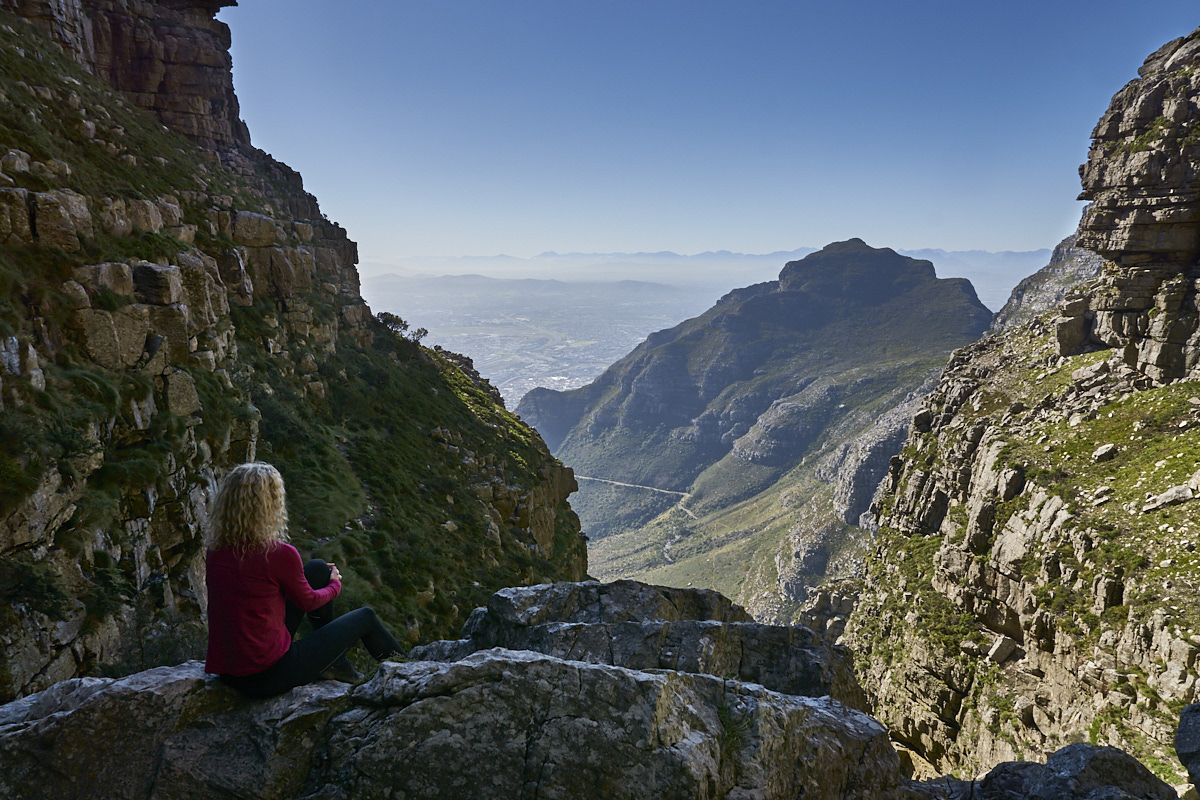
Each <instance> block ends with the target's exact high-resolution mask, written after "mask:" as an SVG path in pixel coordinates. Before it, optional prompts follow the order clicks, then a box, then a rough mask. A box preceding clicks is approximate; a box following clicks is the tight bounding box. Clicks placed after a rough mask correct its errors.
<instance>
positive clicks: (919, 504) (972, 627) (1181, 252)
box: [817, 31, 1200, 781]
mask: <svg viewBox="0 0 1200 800" xmlns="http://www.w3.org/2000/svg"><path fill="white" fill-rule="evenodd" d="M1197 67H1200V31H1197V32H1195V33H1193V34H1191V35H1190V36H1188V37H1186V38H1182V39H1179V40H1176V41H1174V42H1172V43H1170V44H1168V45H1167V46H1165V47H1164V48H1162V49H1161V50H1159V51H1158V52H1157V53H1155V54H1154V55H1152V56H1151V57H1150V58H1148V59H1147V61H1146V63H1145V65H1144V66H1143V67H1142V69H1141V70H1140V72H1139V74H1140V77H1139V78H1138V79H1137V80H1134V81H1133V82H1131V83H1130V84H1129V85H1128V86H1126V87H1125V88H1124V89H1122V90H1121V91H1120V92H1119V93H1117V95H1116V96H1115V97H1114V99H1113V102H1112V105H1111V107H1110V108H1109V110H1108V112H1107V113H1105V115H1104V117H1103V118H1102V119H1101V121H1100V123H1099V125H1097V127H1096V130H1095V132H1094V134H1093V135H1094V143H1093V146H1092V148H1091V152H1090V156H1089V161H1088V163H1087V164H1086V165H1085V166H1084V167H1083V168H1082V169H1081V175H1082V177H1083V183H1084V196H1085V197H1087V198H1089V199H1091V200H1092V201H1093V202H1092V205H1091V206H1089V207H1088V209H1087V211H1086V212H1085V214H1084V218H1083V221H1082V223H1081V225H1080V230H1079V237H1078V242H1077V246H1079V247H1083V248H1088V249H1091V250H1093V251H1095V252H1097V253H1099V254H1100V255H1101V256H1103V257H1104V259H1105V262H1104V265H1103V269H1102V272H1101V274H1100V276H1099V278H1098V279H1097V280H1094V281H1091V282H1087V283H1084V284H1082V285H1080V286H1077V287H1075V288H1074V289H1073V290H1072V291H1071V292H1070V293H1068V296H1067V297H1066V299H1065V301H1064V303H1063V304H1062V305H1061V306H1060V307H1059V309H1058V311H1057V312H1056V313H1054V312H1052V313H1051V314H1049V315H1043V316H1042V317H1040V318H1036V319H1035V320H1034V321H1033V322H1031V323H1029V324H1026V325H1020V324H1013V325H1009V326H1008V327H1007V329H1006V330H1005V332H1003V333H1002V334H1000V335H996V336H992V337H988V338H986V339H984V340H983V341H981V342H979V343H978V344H975V345H972V346H970V347H967V348H964V349H963V350H961V351H959V352H958V353H956V354H955V356H954V357H953V358H952V359H951V360H950V362H949V364H948V365H947V366H946V368H945V370H944V373H943V376H942V380H941V382H940V383H939V385H938V387H937V388H936V389H935V390H934V392H933V393H932V394H931V395H930V396H929V397H928V398H927V399H926V400H925V401H924V403H923V408H922V410H921V411H920V412H919V413H918V414H917V415H916V416H915V418H914V420H913V429H912V432H911V433H910V435H909V437H908V440H907V441H906V443H905V446H904V449H903V450H902V452H901V454H900V455H899V456H898V457H897V458H896V459H894V460H893V463H892V468H891V470H890V473H889V476H888V478H887V479H886V481H885V484H884V489H885V492H884V494H883V495H882V496H881V498H880V499H879V501H878V503H877V506H876V509H875V510H876V512H877V513H878V515H879V518H880V531H879V536H878V540H877V551H876V554H875V558H874V559H872V560H871V561H870V562H869V564H868V569H867V572H866V577H865V580H864V582H863V585H862V587H861V595H860V596H859V598H858V601H857V602H858V605H857V608H856V609H855V611H854V612H853V614H852V615H851V618H850V621H849V625H848V627H847V629H846V634H845V641H846V642H848V643H850V644H851V645H853V646H854V647H855V648H856V649H857V650H858V653H859V656H860V661H859V675H860V678H861V679H862V680H863V683H864V688H865V689H866V690H867V693H868V695H869V696H870V697H871V699H872V701H873V703H874V708H875V710H876V713H877V714H878V715H879V716H880V718H881V719H882V720H883V721H884V722H885V724H887V725H888V726H889V729H890V730H891V731H892V735H893V737H894V738H895V739H896V740H897V741H898V742H900V743H902V744H903V745H904V746H905V747H907V748H910V749H911V750H912V751H913V753H914V760H915V761H916V762H917V763H918V764H920V763H922V761H923V762H925V763H926V764H927V765H928V766H929V769H930V771H933V772H939V771H944V770H948V769H957V770H961V771H965V772H978V771H980V770H983V769H986V768H988V767H989V766H990V765H992V764H994V763H996V762H997V761H1001V760H1005V759H1011V758H1015V757H1027V756H1030V755H1038V754H1044V753H1047V752H1049V751H1050V750H1053V749H1054V748H1056V747H1058V746H1061V744H1063V743H1064V742H1070V741H1079V740H1087V741H1091V742H1096V743H1102V744H1103V743H1108V744H1115V745H1119V746H1121V747H1124V748H1126V749H1128V750H1130V751H1131V752H1133V753H1135V754H1136V755H1138V756H1139V757H1140V758H1142V759H1143V760H1144V761H1145V762H1146V763H1147V764H1149V765H1151V766H1152V767H1153V768H1154V769H1155V770H1156V771H1157V772H1159V774H1160V775H1162V776H1164V777H1170V778H1172V779H1174V780H1177V781H1182V780H1183V779H1184V774H1183V773H1182V771H1181V770H1180V769H1179V767H1178V765H1177V764H1176V763H1175V762H1174V758H1173V757H1172V756H1171V741H1172V736H1173V732H1174V726H1175V720H1176V719H1177V715H1178V711H1179V709H1180V708H1182V707H1183V706H1184V705H1185V704H1187V703H1189V702H1192V701H1193V700H1194V699H1195V698H1196V690H1197V657H1198V655H1200V637H1198V636H1197V630H1198V629H1200V618H1198V616H1197V608H1198V607H1200V605H1198V601H1200V585H1198V584H1197V581H1196V568H1197V567H1198V566H1200V560H1198V559H1197V556H1196V554H1195V551H1196V548H1197V541H1198V539H1197V537H1198V535H1200V531H1198V530H1197V528H1196V525H1195V522H1194V515H1195V511H1196V508H1197V506H1195V504H1194V502H1195V501H1194V498H1195V497H1197V496H1200V438H1198V437H1200V396H1198V395H1200V387H1197V384H1196V383H1195V382H1194V381H1193V380H1192V379H1194V378H1195V377H1196V376H1197V373H1196V363H1197V360H1198V352H1197V349H1196V342H1197V336H1196V329H1197V311H1196V300H1195V298H1196V279H1197V277H1200V271H1198V265H1197V262H1196V259H1197V255H1198V252H1200V250H1198V246H1200V236H1198V234H1200V228H1198V227H1197V222H1198V221H1200V217H1198V215H1200V199H1198V197H1197V195H1196V193H1195V187H1194V184H1195V168H1196V164H1197V161H1198V160H1200V150H1197V149H1196V148H1195V146H1194V143H1193V141H1192V139H1193V138H1194V137H1193V125H1194V124H1195V121H1196V120H1197V119H1198V118H1200V73H1198V70H1197ZM853 588H854V587H847V586H842V587H839V590H838V595H839V598H840V599H842V600H843V602H842V606H843V608H842V609H841V610H842V611H845V608H844V606H845V605H846V601H845V598H847V597H848V596H852V595H853V594H854V592H853V591H852V589H853ZM827 594H828V595H829V597H826V598H825V599H826V600H827V601H828V600H829V599H830V597H832V594H833V592H832V590H831V591H830V592H829V593H827ZM826 605H828V606H830V607H832V605H833V604H832V603H830V602H827V603H826ZM819 611H820V612H821V613H818V614H817V616H821V615H822V614H823V615H824V616H826V617H828V616H829V613H830V612H829V611H828V609H821V610H819Z"/></svg>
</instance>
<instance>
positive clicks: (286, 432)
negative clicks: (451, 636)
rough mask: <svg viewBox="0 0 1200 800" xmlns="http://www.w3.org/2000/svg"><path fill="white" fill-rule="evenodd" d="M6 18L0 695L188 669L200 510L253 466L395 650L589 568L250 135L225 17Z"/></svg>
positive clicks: (514, 464) (194, 8) (539, 471)
mask: <svg viewBox="0 0 1200 800" xmlns="http://www.w3.org/2000/svg"><path fill="white" fill-rule="evenodd" d="M0 5H3V6H7V7H10V8H12V7H15V8H16V9H17V11H18V13H17V14H14V13H10V12H9V11H3V10H0V72H2V73H3V76H4V79H3V84H2V89H3V91H2V92H0V287H2V292H0V597H2V598H3V599H2V600H0V642H2V643H3V647H2V651H3V652H2V655H0V699H8V698H12V697H14V696H20V695H22V694H25V693H28V692H30V691H35V690H38V689H41V688H44V687H45V686H48V685H50V684H52V683H54V682H56V681H60V680H64V679H67V678H71V677H73V676H76V675H80V674H98V673H108V674H111V673H123V672H127V671H129V670H131V669H138V668H142V667H145V666H149V665H153V664H155V663H175V662H176V661H177V660H179V659H180V658H182V657H188V656H196V655H202V654H203V650H202V641H203V635H204V628H203V626H202V624H201V620H202V618H203V613H204V609H205V606H206V597H205V588H204V561H203V552H202V545H201V541H200V535H201V528H202V523H203V520H204V514H205V509H206V506H207V502H208V499H209V498H210V496H211V494H212V492H213V489H214V487H215V485H216V482H217V480H218V479H219V478H220V477H221V475H222V474H223V473H224V472H225V471H226V470H227V469H228V468H229V467H230V466H232V465H234V464H236V463H239V462H241V461H244V460H249V459H253V458H255V457H258V458H261V459H264V460H269V461H272V462H274V463H276V464H277V465H278V466H279V467H280V468H281V470H282V471H283V473H284V477H285V480H286V481H287V484H288V487H289V510H290V513H291V533H292V538H293V541H295V542H296V543H297V545H298V546H300V547H301V549H302V550H304V551H306V552H309V553H312V554H314V555H323V556H325V557H326V558H328V559H329V560H332V561H336V562H337V563H338V564H339V566H341V568H342V572H343V573H344V574H345V575H346V585H345V595H346V597H345V601H346V602H347V603H370V604H372V605H374V606H375V607H376V609H377V610H378V611H379V612H380V613H381V615H382V616H384V617H385V619H386V620H387V622H388V624H389V625H390V626H392V627H393V628H394V629H396V630H398V631H399V632H401V635H402V636H403V637H406V638H408V639H409V640H411V641H420V640H428V639H430V638H435V637H436V636H438V635H439V634H445V633H447V632H449V631H450V630H453V629H456V628H457V627H458V626H459V625H460V624H461V622H462V619H463V618H464V617H465V615H466V613H467V612H468V611H469V610H470V609H471V608H473V607H474V606H476V605H478V604H480V603H481V602H482V601H483V599H484V598H486V597H487V595H488V594H489V593H490V592H491V591H494V590H495V589H497V588H499V587H501V586H507V585H513V584H521V583H531V582H538V581H540V580H546V579H554V578H575V579H577V578H580V577H582V576H583V575H584V574H585V572H586V550H585V545H584V540H583V538H582V537H581V536H580V534H579V528H578V522H577V520H576V518H575V516H574V514H573V513H572V512H571V511H570V508H569V506H568V505H567V503H566V498H567V495H568V494H569V493H570V492H571V491H572V489H573V488H574V479H573V478H572V476H571V473H570V471H569V470H567V469H565V468H563V467H562V465H561V464H560V463H559V462H558V461H556V460H555V459H554V458H553V457H552V456H551V455H550V454H549V452H548V451H547V450H546V448H545V446H544V445H543V444H542V442H541V440H540V439H539V438H538V437H537V435H536V433H534V432H533V431H532V430H531V429H529V428H528V427H527V426H525V425H523V424H522V423H521V422H520V421H519V420H518V419H516V418H515V417H514V416H512V415H511V414H509V413H508V412H507V411H505V410H504V408H503V407H502V405H499V404H498V403H497V402H496V401H495V399H494V393H491V392H489V389H490V387H488V386H487V385H486V382H484V381H482V380H481V379H480V378H479V377H478V375H477V374H468V373H467V372H464V371H463V370H462V369H460V368H459V367H458V366H457V365H456V363H455V362H454V360H453V359H452V358H451V356H449V355H447V354H443V353H438V352H435V351H431V350H427V349H425V348H422V347H421V346H420V345H419V344H418V343H417V342H416V341H413V340H411V339H409V338H406V337H405V336H403V335H401V334H400V333H398V332H397V331H396V330H394V328H397V327H398V326H397V325H395V324H393V325H392V326H391V327H390V328H389V326H387V325H384V324H382V323H381V322H379V321H377V320H376V319H375V318H374V317H373V316H372V314H371V310H370V309H369V308H368V307H367V305H366V304H365V303H364V302H363V300H362V298H361V296H360V295H359V290H358V289H359V286H358V274H357V271H356V269H355V264H356V262H357V247H356V245H355V244H354V242H353V241H351V240H350V239H348V238H347V234H346V232H345V231H344V230H343V229H342V228H341V227H339V226H338V225H336V224H335V223H332V222H330V221H328V220H327V219H326V218H325V217H324V215H323V214H322V213H321V211H320V208H319V206H318V204H317V201H316V199H315V198H314V197H312V195H310V194H308V193H306V192H305V191H304V189H303V184H302V181H301V180H300V176H299V175H298V174H297V173H295V172H294V171H292V170H290V169H289V168H287V167H286V166H285V165H282V164H280V163H278V162H276V161H274V160H273V159H271V158H270V157H269V156H268V155H266V154H265V153H263V152H261V151H258V150H256V149H254V148H252V147H250V146H249V144H248V140H246V138H245V128H244V126H242V125H241V123H240V122H239V121H238V120H237V104H236V98H234V96H233V94H232V77H231V75H230V73H229V54H228V50H227V48H228V44H229V33H228V30H227V29H226V28H225V26H224V25H222V24H221V23H218V22H216V21H215V20H213V18H212V14H213V13H214V12H215V11H216V10H217V8H218V7H219V6H220V5H223V4H221V3H201V2H182V1H173V2H132V0H131V1H130V2H124V1H123V0H120V1H114V2H96V3H80V2H72V1H71V0H65V1H64V2H53V3H50V2H46V3H42V2H36V0H30V2H21V3H17V4H0ZM23 16H24V17H28V18H29V19H24V18H22V17H23ZM35 26H36V28H35ZM38 29H41V30H43V31H48V32H49V33H50V35H51V36H52V37H53V39H52V40H49V39H46V38H44V37H43V36H42V35H40V34H39V33H38ZM114 87H115V89H114ZM117 90H119V91H117ZM156 115H157V116H156ZM163 123H165V124H166V125H167V126H169V127H170V128H172V129H173V130H167V129H165V128H164V127H163ZM180 134H183V135H180Z"/></svg>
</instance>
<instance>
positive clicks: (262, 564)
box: [204, 542, 342, 675]
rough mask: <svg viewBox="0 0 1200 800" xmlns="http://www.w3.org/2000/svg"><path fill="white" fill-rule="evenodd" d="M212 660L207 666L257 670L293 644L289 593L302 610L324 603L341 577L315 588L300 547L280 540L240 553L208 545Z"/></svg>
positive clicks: (338, 587)
mask: <svg viewBox="0 0 1200 800" xmlns="http://www.w3.org/2000/svg"><path fill="white" fill-rule="evenodd" d="M207 561H208V576H207V578H206V583H207V585H208V661H207V663H206V664H205V665H204V671H205V672H215V673H219V674H222V675H253V674H254V673H256V672H262V671H263V670H264V669H266V668H267V667H269V666H271V665H272V664H274V663H275V662H276V661H278V660H279V659H280V658H281V657H282V656H283V654H284V653H286V652H287V651H288V648H289V647H291V645H292V635H291V634H290V633H288V629H287V626H286V625H284V613H285V610H286V606H285V598H286V600H288V601H291V603H292V605H294V606H296V607H298V608H300V609H301V610H302V611H312V610H313V609H314V608H320V607H321V606H323V605H325V604H326V603H328V602H329V601H330V600H332V599H333V598H335V597H337V595H338V592H340V591H341V590H342V583H341V581H330V582H329V585H328V586H326V587H325V588H324V589H313V588H312V587H311V586H309V585H308V581H307V580H305V578H304V564H303V562H302V561H301V560H300V553H299V552H298V551H297V550H296V548H294V547H292V546H291V545H290V544H286V543H283V542H279V543H277V544H274V545H271V546H269V547H268V548H265V549H262V550H257V551H253V552H250V553H248V554H246V555H245V556H242V557H241V558H239V557H238V556H237V555H235V554H234V552H233V551H232V550H231V549H229V548H221V549H219V550H209V551H208V558H207Z"/></svg>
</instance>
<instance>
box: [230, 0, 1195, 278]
mask: <svg viewBox="0 0 1200 800" xmlns="http://www.w3.org/2000/svg"><path fill="white" fill-rule="evenodd" d="M220 18H221V19H222V20H224V21H225V22H227V23H229V25H230V26H231V27H232V29H233V56H234V81H235V85H236V89H237V92H238V96H239V98H240V100H241V103H242V116H243V119H245V120H246V122H247V123H248V124H249V126H250V132H251V135H252V137H253V139H254V142H255V144H256V145H258V146H259V147H261V148H263V149H264V150H266V151H268V152H270V153H272V154H273V155H274V156H275V157H277V158H279V159H281V160H283V161H285V162H286V163H288V164H289V165H291V166H292V167H294V168H296V169H298V170H299V171H300V172H301V173H302V174H303V175H304V177H305V185H306V187H307V188H308V189H309V190H310V191H312V192H313V193H314V194H316V195H317V197H318V198H319V199H320V201H321V205H322V208H323V209H324V211H325V212H326V214H327V215H328V216H329V217H330V218H331V219H335V220H337V221H339V222H340V223H342V224H343V225H344V226H346V228H347V229H348V230H349V231H350V235H351V238H354V239H356V240H357V241H358V242H359V244H360V249H361V251H362V254H363V259H364V261H375V262H388V261H391V260H394V259H399V258H403V257H411V256H420V255H436V256H450V255H455V256H457V255H479V256H484V255H495V254H499V253H507V254H510V255H515V256H522V257H528V256H532V255H534V254H537V253H540V252H543V251H550V250H553V251H558V252H615V251H623V252H637V251H649V252H653V251H662V250H672V251H675V252H679V253H697V252H702V251H707V250H720V249H726V250H733V251H739V252H747V253H765V252H772V251H777V250H791V249H794V248H798V247H802V246H821V245H823V244H825V243H828V242H831V241H837V240H842V239H846V238H850V237H852V236H858V237H861V238H863V239H865V240H866V241H867V242H868V243H869V244H872V245H874V246H877V247H882V246H887V247H896V248H910V249H913V248H924V247H936V248H943V249H947V250H968V249H984V250H993V251H995V250H1034V249H1038V248H1042V247H1052V246H1053V245H1054V244H1055V243H1057V242H1058V240H1059V239H1061V238H1062V237H1063V236H1065V235H1066V234H1067V233H1069V232H1070V231H1071V230H1072V229H1073V228H1074V226H1075V223H1076V222H1077V221H1078V217H1079V213H1080V210H1081V204H1080V203H1078V202H1077V201H1076V200H1075V197H1076V195H1077V194H1078V192H1079V179H1078V174H1077V167H1078V166H1079V164H1080V163H1082V162H1083V161H1084V160H1085V158H1086V155H1087V147H1088V142H1089V135H1090V133H1091V130H1092V127H1093V126H1094V125H1095V123H1096V121H1097V120H1098V119H1099V117H1100V115H1101V114H1102V113H1103V112H1104V110H1105V108H1106V107H1107V105H1108V102H1109V100H1110V98H1111V97H1112V95H1113V94H1114V93H1115V92H1116V91H1117V90H1118V89H1120V88H1121V86H1122V85H1124V84H1125V82H1127V81H1128V80H1130V79H1132V78H1134V77H1136V73H1137V68H1138V66H1140V65H1141V63H1142V61H1143V60H1144V58H1145V57H1146V56H1147V55H1148V54H1149V53H1151V52H1152V51H1154V50H1155V49H1157V48H1158V47H1159V46H1160V45H1162V44H1163V43H1165V42H1166V41H1168V40H1170V39H1172V38H1174V37H1176V36H1182V35H1186V34H1187V33H1189V32H1191V30H1193V29H1194V28H1195V27H1196V26H1197V25H1200V13H1198V12H1197V8H1196V5H1195V2H1194V0H1187V2H1183V1H1176V0H1139V2H1129V0H1122V1H1121V2H1113V1H1110V0H1093V1H1092V2H1086V3H1085V2H1074V1H1072V2H1055V1H1054V0H1041V1H1040V2H1024V1H1023V0H1016V1H1013V0H1010V2H1005V3H969V2H968V3H964V2H962V1H961V0H959V1H958V2H909V3H897V2H879V1H877V0H872V1H870V2H868V1H866V0H857V1H855V0H842V1H841V2H833V1H832V0H829V1H827V2H823V3H813V2H808V1H807V0H791V1H790V2H785V1H784V0H737V2H733V1H732V0H730V1H728V2H709V1H708V0H687V1H686V2H684V1H683V0H638V2H627V1H626V0H506V1H505V2H501V1H500V0H436V2H435V1H434V0H429V1H428V2H425V1H423V2H408V1H407V0H397V1H396V2H381V1H379V0H343V2H340V3H330V2H328V1H327V0H326V1H325V2H318V1H317V0H242V3H241V5H240V6H239V7H236V8H228V9H225V10H223V11H222V12H221V14H220Z"/></svg>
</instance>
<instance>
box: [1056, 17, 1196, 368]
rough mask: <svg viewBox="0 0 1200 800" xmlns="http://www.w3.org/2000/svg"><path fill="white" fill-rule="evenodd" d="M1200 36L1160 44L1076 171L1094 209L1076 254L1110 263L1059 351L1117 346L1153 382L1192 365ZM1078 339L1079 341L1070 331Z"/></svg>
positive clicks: (1069, 317)
mask: <svg viewBox="0 0 1200 800" xmlns="http://www.w3.org/2000/svg"><path fill="white" fill-rule="evenodd" d="M1197 65H1200V31H1197V32H1193V33H1192V34H1190V35H1189V36H1186V37H1181V38H1179V39H1176V40H1174V41H1172V42H1169V43H1168V44H1166V45H1164V46H1163V47H1162V48H1160V49H1159V50H1158V51H1157V52H1155V53H1154V54H1153V55H1151V56H1150V57H1149V58H1147V59H1146V63H1145V64H1143V65H1142V67H1141V69H1139V70H1138V75H1139V77H1138V78H1137V79H1135V80H1133V81H1131V82H1130V83H1129V84H1128V85H1126V86H1125V88H1123V89H1122V90H1121V91H1120V92H1118V93H1117V94H1116V96H1115V97H1113V101H1112V104H1111V105H1110V106H1109V109H1108V111H1107V112H1106V113H1105V114H1104V116H1103V117H1102V118H1101V119H1100V122H1099V123H1098V124H1097V125H1096V129H1095V130H1094V131H1093V132H1092V136H1093V142H1092V148H1091V151H1090V153H1089V156H1088V163H1087V164H1084V165H1083V166H1082V167H1081V168H1080V175H1081V177H1082V179H1083V193H1082V194H1081V195H1080V197H1081V199H1084V200H1090V201H1092V203H1091V205H1090V206H1089V207H1088V208H1087V210H1086V212H1085V213H1084V217H1083V221H1082V223H1081V224H1080V230H1079V242H1078V244H1079V246H1080V247H1082V248H1085V249H1088V250H1092V251H1095V252H1097V253H1099V254H1100V255H1102V256H1104V257H1105V258H1106V259H1108V260H1109V264H1108V265H1107V266H1106V268H1105V270H1104V274H1103V277H1102V278H1101V280H1100V282H1099V284H1098V285H1097V286H1096V287H1095V288H1094V289H1091V290H1089V291H1088V292H1087V294H1086V298H1085V299H1086V303H1080V304H1077V305H1075V306H1074V307H1072V308H1069V309H1067V312H1068V313H1064V315H1063V319H1062V320H1061V323H1060V327H1061V328H1062V329H1063V330H1064V332H1065V335H1064V336H1063V337H1062V338H1063V340H1064V343H1063V346H1062V347H1061V348H1060V349H1061V350H1062V351H1063V352H1078V351H1079V349H1080V348H1082V347H1086V346H1087V345H1088V343H1089V342H1094V343H1099V344H1103V345H1105V346H1108V347H1115V348H1119V349H1121V351H1122V357H1123V358H1124V360H1125V362H1126V363H1127V364H1129V365H1130V366H1134V367H1136V368H1137V369H1138V370H1139V371H1141V372H1144V373H1145V374H1147V375H1149V376H1150V377H1151V378H1153V379H1155V380H1159V381H1165V380H1171V379H1174V378H1180V377H1184V376H1187V375H1195V374H1196V370H1197V367H1198V365H1200V335H1198V332H1197V314H1196V292H1197V288H1196V279H1197V277H1200V272H1198V270H1197V257H1198V255H1200V188H1198V184H1197V165H1200V128H1196V127H1195V125H1196V122H1197V121H1198V120H1200V74H1198V73H1197V69H1196V68H1197ZM1072 331H1077V332H1078V333H1072Z"/></svg>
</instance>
